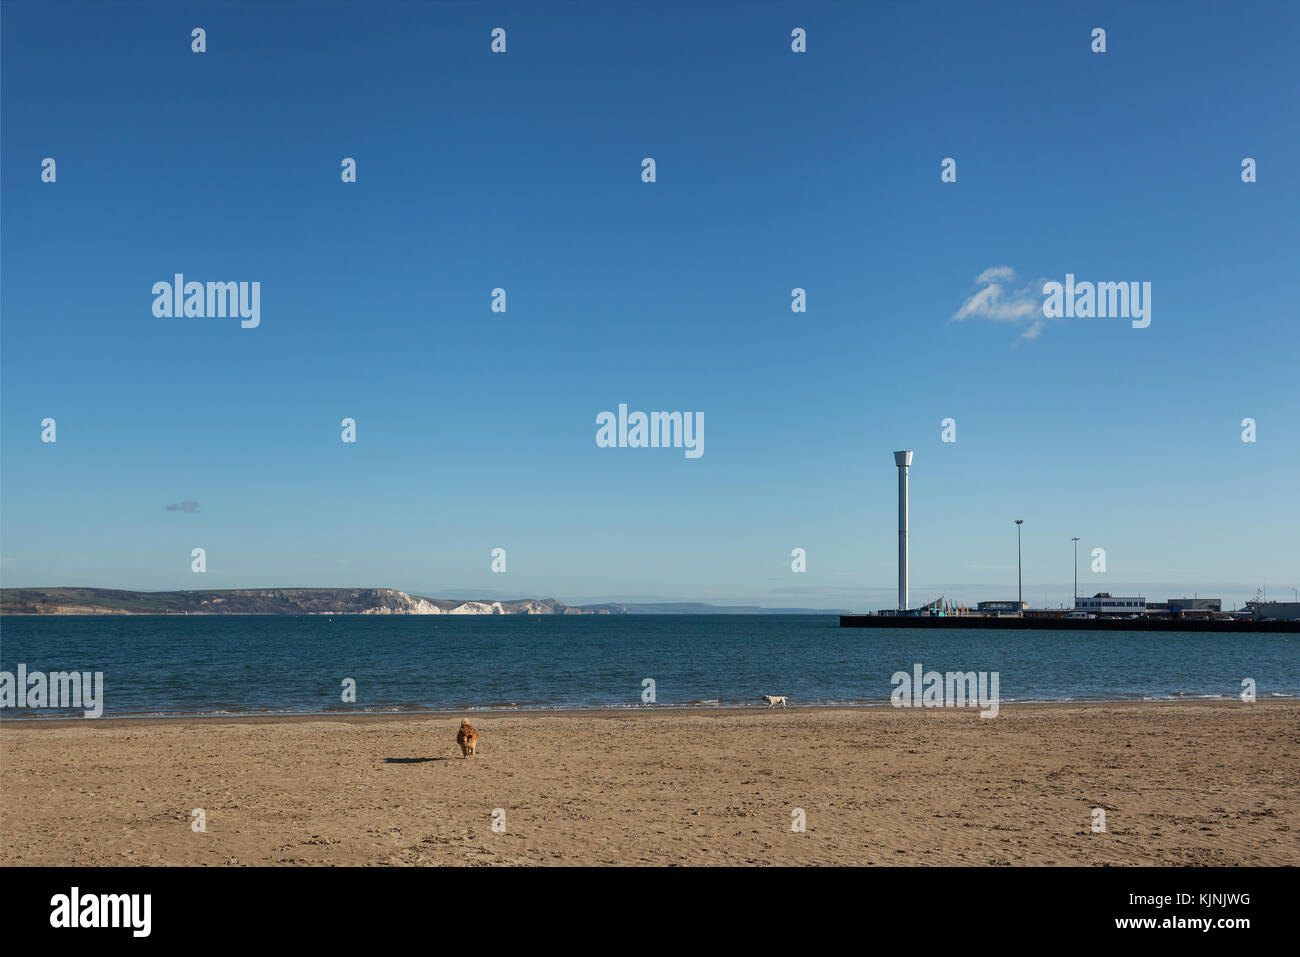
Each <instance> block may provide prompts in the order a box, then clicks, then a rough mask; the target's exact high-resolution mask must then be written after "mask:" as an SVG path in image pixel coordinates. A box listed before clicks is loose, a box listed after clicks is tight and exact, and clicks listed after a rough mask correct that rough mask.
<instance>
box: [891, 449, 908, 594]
mask: <svg viewBox="0 0 1300 957" xmlns="http://www.w3.org/2000/svg"><path fill="white" fill-rule="evenodd" d="M894 464H895V465H897V466H898V610H899V611H900V612H903V611H907V470H908V468H910V467H911V465H912V453H911V452H895V453H894Z"/></svg>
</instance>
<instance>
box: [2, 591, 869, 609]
mask: <svg viewBox="0 0 1300 957" xmlns="http://www.w3.org/2000/svg"><path fill="white" fill-rule="evenodd" d="M844 613H845V610H844V609H842V608H825V609H818V608H762V607H759V606H757V605H711V604H708V603H706V602H606V603H603V604H596V605H566V604H565V603H564V602H561V601H557V600H556V599H554V598H519V599H514V600H511V601H499V600H485V599H446V598H425V597H422V596H420V595H410V594H407V593H406V592H403V591H398V590H397V589H394V588H229V589H218V590H197V591H125V590H121V589H113V588H3V589H0V614H6V615H186V614H189V615H840V614H844Z"/></svg>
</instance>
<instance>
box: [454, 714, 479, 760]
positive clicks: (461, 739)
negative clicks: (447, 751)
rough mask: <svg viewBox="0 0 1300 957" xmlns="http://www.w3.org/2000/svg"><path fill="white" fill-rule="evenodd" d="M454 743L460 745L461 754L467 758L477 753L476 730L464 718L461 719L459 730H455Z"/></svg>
mask: <svg viewBox="0 0 1300 957" xmlns="http://www.w3.org/2000/svg"><path fill="white" fill-rule="evenodd" d="M456 743H457V744H459V745H460V752H461V754H462V755H464V756H465V757H467V758H468V757H469V756H470V755H471V754H477V753H478V752H477V748H478V732H477V731H475V730H474V726H473V725H472V724H470V723H469V721H468V720H467V719H465V718H462V719H461V721H460V730H459V731H457V732H456Z"/></svg>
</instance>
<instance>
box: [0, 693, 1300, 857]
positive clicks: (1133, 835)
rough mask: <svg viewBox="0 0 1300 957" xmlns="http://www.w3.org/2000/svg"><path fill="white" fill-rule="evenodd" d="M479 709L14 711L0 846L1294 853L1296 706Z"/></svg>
mask: <svg viewBox="0 0 1300 957" xmlns="http://www.w3.org/2000/svg"><path fill="white" fill-rule="evenodd" d="M471 720H472V721H473V722H474V724H475V725H476V726H477V727H478V730H479V734H480V753H479V755H478V756H477V757H474V758H470V759H468V760H465V759H462V758H461V757H460V752H459V750H458V749H457V747H456V744H455V740H454V736H455V731H456V727H457V725H458V724H459V721H460V715H456V716H454V717H453V716H438V717H436V718H431V717H427V716H418V717H416V716H391V717H379V716H376V717H374V718H365V717H360V716H347V717H341V718H338V719H329V718H318V717H312V718H306V719H284V718H269V719H251V718H243V719H225V720H222V719H208V720H202V719H173V720H163V721H143V720H135V721H129V720H128V721H123V720H116V721H112V720H102V719H101V720H99V721H76V722H59V723H52V722H42V723H39V724H38V723H25V722H23V721H22V720H6V721H4V722H3V723H0V861H2V862H3V863H6V864H123V863H136V864H1089V865H1091V864H1210V865H1227V864H1273V865H1277V864H1288V865H1295V864H1300V841H1297V836H1298V835H1300V797H1298V796H1297V795H1298V794H1300V791H1298V790H1297V788H1298V786H1300V733H1298V732H1300V703H1296V702H1259V703H1256V704H1245V703H1240V702H1205V703H1173V704H1164V703H1142V704H1137V703H1134V704H1087V705H1083V704H1059V705H1019V706H1014V705H1013V706H1003V709H1002V713H1001V715H1000V716H999V717H998V718H996V719H993V720H988V719H981V718H980V717H979V714H978V712H975V711H956V710H908V709H897V710H896V709H893V708H889V707H883V708H866V709H834V710H830V709H827V710H820V709H795V708H791V709H790V710H788V711H781V710H779V709H778V710H775V711H766V710H761V711H712V712H709V711H700V712H662V711H660V712H652V711H634V712H630V713H597V714H593V713H584V714H574V713H567V714H479V715H475V716H471ZM1097 807H1100V808H1104V809H1105V812H1106V821H1105V823H1106V830H1105V832H1104V833H1094V832H1093V830H1092V820H1093V817H1092V811H1093V808H1097ZM195 808H203V809H204V810H205V812H206V828H207V829H206V832H204V833H196V832H195V831H193V830H192V828H191V820H192V818H191V811H192V810H193V809H195ZM497 808H501V809H503V810H504V812H505V831H504V833H498V832H495V831H494V830H493V827H492V819H493V811H494V809H497ZM796 808H802V809H803V810H804V812H805V813H806V818H807V830H806V831H805V832H803V833H797V832H795V831H792V829H791V824H792V817H791V814H792V811H793V810H794V809H796Z"/></svg>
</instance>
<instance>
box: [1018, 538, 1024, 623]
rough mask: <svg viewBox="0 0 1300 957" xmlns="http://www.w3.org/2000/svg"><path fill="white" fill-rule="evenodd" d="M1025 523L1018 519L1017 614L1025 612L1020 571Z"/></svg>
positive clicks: (1022, 579)
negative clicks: (1022, 527)
mask: <svg viewBox="0 0 1300 957" xmlns="http://www.w3.org/2000/svg"><path fill="white" fill-rule="evenodd" d="M1023 524H1025V520H1024V519H1023V518H1018V519H1016V614H1018V615H1023V614H1024V613H1025V585H1024V577H1023V576H1022V575H1021V573H1020V526H1021V525H1023Z"/></svg>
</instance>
